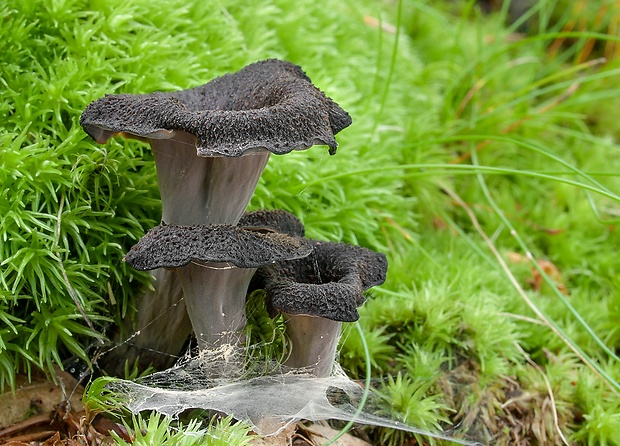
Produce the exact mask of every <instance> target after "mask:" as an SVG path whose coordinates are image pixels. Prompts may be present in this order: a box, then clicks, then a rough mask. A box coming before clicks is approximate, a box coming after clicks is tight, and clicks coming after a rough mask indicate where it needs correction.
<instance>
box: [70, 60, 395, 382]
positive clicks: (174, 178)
mask: <svg viewBox="0 0 620 446" xmlns="http://www.w3.org/2000/svg"><path fill="white" fill-rule="evenodd" d="M80 124H81V125H82V127H83V128H84V130H85V131H86V132H87V133H88V134H89V135H90V136H91V137H92V138H93V139H94V140H95V141H97V142H99V143H105V142H106V141H107V140H108V139H109V138H111V137H113V136H116V135H121V136H123V137H126V138H135V139H139V140H143V141H146V142H148V143H149V144H150V146H151V148H152V150H153V154H154V158H155V164H156V169H157V176H158V182H159V189H160V195H161V200H162V222H161V225H159V226H157V227H155V228H153V229H151V230H150V231H148V233H147V234H146V235H145V236H144V238H142V239H141V240H140V241H139V242H138V243H137V244H136V245H135V246H134V247H133V248H132V249H131V250H130V251H129V252H128V253H127V255H126V257H125V260H126V262H127V263H128V264H129V265H131V266H132V267H134V268H136V269H139V270H151V271H152V272H153V277H154V278H155V283H154V290H155V291H151V292H148V293H145V295H144V296H143V297H142V299H141V300H140V301H139V303H138V309H137V310H138V323H139V324H141V325H143V326H145V327H146V328H147V330H142V331H148V329H149V328H150V331H151V333H150V334H149V335H148V336H143V337H142V338H141V339H136V340H134V342H135V343H137V344H139V346H140V347H141V348H144V349H148V350H158V351H163V352H164V353H168V354H171V355H173V354H178V353H179V352H180V350H181V348H182V346H183V343H184V342H185V340H186V338H187V337H188V335H189V334H190V332H191V330H193V332H194V334H195V335H196V337H197V340H198V346H199V348H200V349H201V350H202V349H207V348H212V347H214V346H220V345H226V344H236V343H238V342H239V341H240V339H241V338H242V332H243V330H244V327H245V320H246V318H245V300H246V294H247V292H248V288H249V286H250V282H251V281H252V287H256V286H259V287H263V288H264V289H265V290H266V295H267V302H266V305H267V306H268V308H269V310H270V312H271V313H272V314H274V315H275V314H277V313H278V312H280V313H282V314H284V315H285V320H286V330H287V333H288V336H289V337H290V339H291V348H292V352H291V355H290V358H289V359H288V361H287V366H290V367H309V368H310V370H311V371H312V372H313V373H314V374H316V375H318V376H324V375H327V374H329V373H330V372H331V365H332V364H333V361H334V357H335V348H336V341H337V338H338V333H339V332H340V324H341V323H342V322H344V321H354V320H357V318H358V317H359V315H358V313H357V310H356V308H357V307H358V306H359V305H361V304H362V303H363V302H364V298H363V296H362V292H363V291H364V290H366V289H367V288H369V287H371V286H374V285H378V284H380V283H382V282H383V280H384V279H385V272H386V269H387V263H386V260H385V256H384V255H383V254H378V253H375V252H372V251H369V250H367V249H364V248H359V247H355V246H349V245H345V244H340V243H338V244H336V243H324V242H318V241H313V240H308V239H305V238H304V227H303V225H302V224H301V222H299V220H298V219H297V218H296V217H295V216H293V215H291V214H289V213H286V212H283V211H258V212H254V213H248V214H245V215H244V211H245V209H246V207H247V205H248V203H249V201H250V199H251V197H252V195H253V193H254V190H255V188H256V185H257V183H258V181H259V179H260V176H261V174H262V172H263V170H264V168H265V166H266V164H267V161H268V159H269V157H270V155H271V154H272V153H273V154H277V155H282V154H286V153H289V152H291V151H293V150H304V149H307V148H309V147H311V146H313V145H315V144H320V145H327V146H328V147H329V153H330V154H331V155H333V154H335V153H336V147H337V143H336V140H335V135H336V134H337V133H338V132H340V131H341V130H342V129H344V128H345V127H347V126H349V125H350V124H351V118H350V116H349V115H348V113H347V112H346V111H344V110H343V109H342V108H341V107H340V106H338V104H336V103H335V102H334V101H333V100H331V99H330V98H329V97H327V96H326V95H325V94H324V93H323V92H321V91H320V90H319V89H318V88H316V87H315V86H314V85H313V84H312V82H311V80H310V79H309V78H308V77H307V76H306V74H305V73H304V72H303V71H302V69H301V68H300V67H298V66H296V65H294V64H292V63H290V62H285V61H280V60H275V59H270V60H265V61H261V62H256V63H253V64H251V65H248V66H247V67H245V68H243V69H242V70H240V71H238V72H236V73H232V74H226V75H224V76H221V77H218V78H216V79H213V80H212V81H210V82H209V83H207V84H205V85H202V86H200V87H196V88H193V89H190V90H184V91H178V92H172V93H163V92H156V93H151V94H119V95H106V96H105V97H103V98H101V99H99V100H96V101H94V102H92V103H91V104H89V105H88V107H87V108H86V109H85V111H84V112H83V114H82V116H81V119H80ZM253 278H254V280H252V279H253ZM181 297H182V298H183V302H184V303H183V304H179V303H178V301H180V300H181ZM162 308H163V309H166V311H168V312H169V313H173V314H168V315H167V317H166V319H167V320H172V321H174V322H173V323H172V324H169V325H168V326H166V327H165V329H164V330H162V328H164V327H163V326H162V324H160V323H159V322H158V323H156V324H154V323H153V322H154V321H156V319H157V317H158V314H157V313H158V311H157V310H156V309H159V310H160V311H159V312H161V309H162ZM188 322H191V324H190V323H188ZM162 338H163V339H162Z"/></svg>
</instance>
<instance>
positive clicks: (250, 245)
mask: <svg viewBox="0 0 620 446" xmlns="http://www.w3.org/2000/svg"><path fill="white" fill-rule="evenodd" d="M311 251H312V247H311V246H310V243H308V241H307V240H305V239H303V238H299V237H291V236H289V235H286V234H282V233H279V232H275V231H274V232H272V231H267V232H262V231H254V230H249V229H243V228H242V227H238V226H233V225H228V224H213V225H194V226H178V225H161V226H157V227H155V228H153V229H151V230H150V231H148V232H147V234H146V235H145V236H144V237H143V238H142V239H141V240H140V241H139V242H138V243H137V244H136V245H135V246H133V247H132V248H131V250H130V251H129V252H128V253H127V255H126V256H125V261H126V262H127V263H128V264H129V265H131V266H132V267H134V268H136V269H138V270H152V269H156V268H167V269H175V270H176V271H177V274H178V275H179V279H180V282H181V285H182V287H183V293H184V295H185V302H186V306H187V310H188V313H189V317H190V319H191V321H192V327H193V329H194V333H195V334H196V337H197V339H198V346H199V348H200V349H204V348H208V347H209V348H210V347H219V346H221V345H228V344H231V345H234V344H237V343H238V341H239V339H240V337H241V335H242V330H243V329H244V327H245V320H246V316H245V299H246V294H247V290H248V285H249V283H250V280H251V279H252V276H253V274H254V273H255V271H256V268H258V267H260V266H264V265H267V264H270V263H273V262H276V261H283V260H288V259H297V258H301V257H304V256H307V255H308V254H310V252H311Z"/></svg>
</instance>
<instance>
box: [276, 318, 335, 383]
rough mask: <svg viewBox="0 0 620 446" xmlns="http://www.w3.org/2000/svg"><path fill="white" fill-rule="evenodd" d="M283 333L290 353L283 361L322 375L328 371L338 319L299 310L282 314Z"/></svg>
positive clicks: (330, 370)
mask: <svg viewBox="0 0 620 446" xmlns="http://www.w3.org/2000/svg"><path fill="white" fill-rule="evenodd" d="M284 323H285V325H286V333H287V335H288V337H289V338H290V341H291V345H290V350H291V352H290V356H289V358H288V359H287V360H286V362H285V365H286V366H289V367H292V368H307V369H308V370H309V371H310V372H311V373H312V374H313V375H315V376H317V377H319V378H325V377H327V376H329V375H330V374H331V372H332V368H333V366H334V361H335V360H336V347H337V346H338V339H339V338H340V330H341V328H342V322H339V321H332V320H331V319H327V318H323V317H315V316H306V315H300V314H294V315H287V314H285V321H284Z"/></svg>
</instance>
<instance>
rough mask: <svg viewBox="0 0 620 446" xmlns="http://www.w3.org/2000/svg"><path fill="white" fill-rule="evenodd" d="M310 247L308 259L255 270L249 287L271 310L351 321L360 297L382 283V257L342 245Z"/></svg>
mask: <svg viewBox="0 0 620 446" xmlns="http://www.w3.org/2000/svg"><path fill="white" fill-rule="evenodd" d="M310 242H311V243H312V246H313V248H314V250H313V253H312V254H311V255H309V256H308V257H305V258H300V259H296V260H291V261H284V262H278V263H277V264H274V265H270V266H266V267H264V268H261V269H260V270H259V273H258V275H257V276H255V277H257V280H256V281H255V285H259V286H260V285H262V287H264V288H265V290H266V292H267V299H268V305H269V306H270V307H271V309H272V310H274V309H275V310H279V311H281V312H283V313H287V314H303V315H308V316H319V317H323V318H327V319H331V320H334V321H342V322H353V321H356V320H357V319H359V313H358V312H357V307H359V306H360V305H362V304H363V303H364V301H365V298H364V296H363V294H362V293H363V292H364V291H365V290H367V289H368V288H370V287H372V286H375V285H380V284H382V283H383V282H384V281H385V275H386V272H387V260H386V258H385V255H384V254H381V253H377V252H374V251H371V250H369V249H366V248H362V247H359V246H352V245H347V244H345V243H333V242H320V241H314V240H310Z"/></svg>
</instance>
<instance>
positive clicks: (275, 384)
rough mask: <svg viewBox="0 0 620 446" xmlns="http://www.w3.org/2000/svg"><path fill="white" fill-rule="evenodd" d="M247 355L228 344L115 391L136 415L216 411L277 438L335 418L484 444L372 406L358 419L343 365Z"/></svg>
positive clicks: (354, 391)
mask: <svg viewBox="0 0 620 446" xmlns="http://www.w3.org/2000/svg"><path fill="white" fill-rule="evenodd" d="M244 355H245V352H244V348H242V347H233V346H224V347H222V348H219V349H216V350H213V351H203V352H201V354H200V355H199V356H197V357H191V358H190V357H188V358H184V359H182V360H181V361H179V363H178V364H177V365H175V366H174V367H172V368H170V369H168V370H165V371H162V372H157V373H154V374H152V375H149V376H147V377H144V378H142V379H140V380H139V381H135V382H134V381H126V380H122V381H117V382H114V383H112V384H110V385H109V387H110V390H113V391H114V392H115V393H117V394H120V395H122V396H123V397H124V399H125V400H126V401H127V407H128V409H129V410H131V411H132V412H134V413H138V412H140V411H143V410H154V411H157V412H160V413H162V414H165V415H168V416H172V417H175V416H178V415H179V414H180V413H182V412H183V411H185V410H187V409H205V410H212V411H216V412H220V413H224V414H226V415H231V416H232V417H233V418H235V419H237V420H242V421H245V422H247V423H249V424H250V425H251V426H252V428H253V430H254V431H255V432H257V433H259V434H261V435H264V436H269V435H275V434H277V433H279V432H280V431H281V430H283V429H284V428H285V427H286V426H288V425H289V424H291V423H295V422H297V421H299V420H310V421H319V420H328V419H329V420H342V421H350V420H355V421H356V422H357V423H360V424H367V425H373V426H380V427H386V428H393V429H399V430H403V431H407V432H412V433H416V434H421V435H425V436H428V437H432V438H436V439H443V440H450V441H453V442H455V443H457V444H464V445H477V444H479V443H475V442H470V441H466V440H461V439H458V438H454V437H452V436H450V435H448V434H445V433H444V434H438V433H432V432H428V431H425V430H423V429H418V428H415V427H412V426H408V425H405V424H403V423H401V422H398V421H394V420H390V419H387V418H383V417H380V416H377V415H373V414H372V413H370V412H366V410H367V408H365V409H364V411H362V412H361V413H360V414H359V415H357V416H356V410H357V406H358V405H359V402H360V399H361V395H362V388H361V387H360V386H359V385H358V384H356V383H355V382H353V381H352V380H351V379H349V378H348V377H347V376H346V375H345V374H344V372H343V371H342V369H341V368H340V367H339V366H336V367H335V368H334V372H333V373H332V374H331V376H329V377H326V378H316V377H313V376H311V375H309V374H307V373H304V372H303V371H288V372H286V371H284V370H283V369H282V368H281V367H280V366H278V365H276V364H262V365H260V366H256V364H254V365H253V366H249V365H248V364H247V363H246V364H245V366H244V359H243V358H244Z"/></svg>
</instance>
